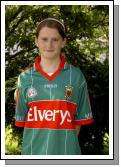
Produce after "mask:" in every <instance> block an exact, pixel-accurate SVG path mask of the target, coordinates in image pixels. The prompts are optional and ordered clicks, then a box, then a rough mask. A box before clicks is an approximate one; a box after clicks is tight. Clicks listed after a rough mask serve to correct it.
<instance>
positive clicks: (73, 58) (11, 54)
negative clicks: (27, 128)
mask: <svg viewBox="0 0 121 167" xmlns="http://www.w3.org/2000/svg"><path fill="white" fill-rule="evenodd" d="M47 17H55V18H58V19H60V20H62V21H63V22H64V24H65V26H66V28H67V44H66V47H65V48H64V49H63V52H64V53H65V55H66V57H67V60H68V61H69V62H70V63H71V64H73V65H75V66H77V67H79V68H80V69H81V70H82V71H83V73H84V75H85V77H86V79H87V83H88V90H89V96H90V101H91V107H92V112H93V116H94V119H95V123H93V124H92V125H87V126H82V127H81V130H80V135H79V142H80V146H81V149H82V154H86V155H92V154H96V155H100V154H109V143H108V142H109V137H108V135H109V41H108V40H109V39H108V38H109V6H108V5H99V6H98V5H74V6H73V5H68V6H67V5H50V6H49V5H45V6H42V5H25V6H24V5H6V7H5V52H6V57H5V62H6V73H5V77H6V90H5V93H6V103H5V107H6V113H5V119H6V154H13V155H15V154H20V152H21V144H22V133H23V129H22V128H17V127H15V125H14V124H15V123H14V121H15V120H14V115H15V102H14V91H15V88H16V81H17V77H18V75H19V74H20V72H21V71H22V69H24V68H26V67H28V66H31V65H32V64H33V62H34V60H35V58H36V57H37V56H38V54H37V48H36V46H35V31H36V27H37V24H38V23H39V22H40V21H41V20H42V19H44V18H47Z"/></svg>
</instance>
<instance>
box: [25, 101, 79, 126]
mask: <svg viewBox="0 0 121 167" xmlns="http://www.w3.org/2000/svg"><path fill="white" fill-rule="evenodd" d="M76 106H77V105H76V104H75V103H71V102H68V101H61V100H48V101H36V102H31V103H29V111H28V115H27V117H26V123H25V127H27V128H52V129H75V124H74V123H73V120H74V113H75V110H76Z"/></svg>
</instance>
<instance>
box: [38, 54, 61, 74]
mask: <svg viewBox="0 0 121 167" xmlns="http://www.w3.org/2000/svg"><path fill="white" fill-rule="evenodd" d="M60 61H61V60H60V56H58V57H56V58H54V59H46V58H43V57H41V62H40V65H41V68H42V69H43V71H44V72H46V73H54V72H55V71H56V70H57V69H58V67H59V64H60Z"/></svg>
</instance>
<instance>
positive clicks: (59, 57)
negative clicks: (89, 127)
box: [15, 18, 93, 155]
mask: <svg viewBox="0 0 121 167" xmlns="http://www.w3.org/2000/svg"><path fill="white" fill-rule="evenodd" d="M35 43H36V46H37V48H38V50H39V51H40V52H41V56H38V57H37V58H36V60H35V63H34V65H33V67H31V68H30V69H28V70H26V71H24V72H22V73H21V74H20V75H19V78H18V88H17V90H16V113H15V125H16V126H19V127H24V133H23V145H22V154H23V155H80V154H81V149H80V146H79V142H78V133H79V129H80V126H81V125H86V124H90V123H92V122H93V117H92V112H91V108H90V102H89V98H88V91H87V84H86V80H85V77H84V75H83V73H82V72H81V71H80V69H78V68H76V67H74V66H73V65H71V64H68V62H67V61H66V59H65V56H64V55H63V54H62V53H61V49H62V48H63V47H64V46H65V43H66V30H65V26H64V25H63V23H62V22H60V21H59V20H57V19H54V18H47V19H44V20H43V21H41V22H40V23H39V25H38V27H37V31H36V39H35ZM70 54H71V53H70ZM73 56H74V55H73Z"/></svg>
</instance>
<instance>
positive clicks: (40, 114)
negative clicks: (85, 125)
mask: <svg viewBox="0 0 121 167" xmlns="http://www.w3.org/2000/svg"><path fill="white" fill-rule="evenodd" d="M31 111H33V112H32V113H31ZM57 117H58V118H57ZM57 119H59V125H63V124H64V122H65V121H67V122H72V118H71V115H70V112H69V111H68V110H66V111H63V110H43V111H42V110H38V109H37V106H34V107H33V108H30V109H29V113H28V120H27V121H44V120H46V121H53V122H55V121H58V120H57Z"/></svg>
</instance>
